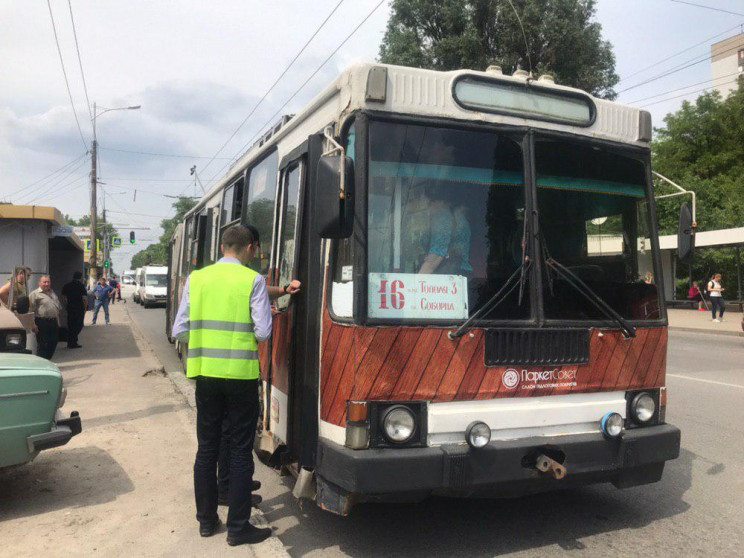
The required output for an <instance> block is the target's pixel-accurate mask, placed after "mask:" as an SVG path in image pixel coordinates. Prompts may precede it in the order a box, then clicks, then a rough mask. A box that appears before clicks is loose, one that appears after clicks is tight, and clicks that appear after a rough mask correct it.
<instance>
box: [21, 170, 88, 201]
mask: <svg viewBox="0 0 744 558" xmlns="http://www.w3.org/2000/svg"><path fill="white" fill-rule="evenodd" d="M86 177H87V173H85V174H79V175H77V176H75V177H74V178H73V179H72V180H70V181H69V182H65V183H64V184H53V185H52V186H50V187H49V188H47V189H46V190H44V191H43V192H38V193H37V194H36V195H35V196H33V197H31V198H29V199H27V200H26V201H25V202H23V204H24V205H34V203H35V202H37V201H38V200H40V199H43V198H45V197H46V196H48V195H49V194H51V193H52V192H53V191H54V189H55V188H57V189H58V190H59V193H65V192H66V190H64V188H66V187H67V186H69V185H71V184H74V183H75V182H76V181H78V180H81V179H83V178H86ZM67 178H69V176H68V177H67Z"/></svg>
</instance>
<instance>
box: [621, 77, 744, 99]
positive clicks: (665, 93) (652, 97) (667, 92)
mask: <svg viewBox="0 0 744 558" xmlns="http://www.w3.org/2000/svg"><path fill="white" fill-rule="evenodd" d="M738 75H744V74H742V73H741V72H734V73H732V74H727V75H725V76H720V77H717V78H711V79H706V80H703V81H699V82H697V83H691V84H690V85H685V86H683V87H678V88H676V89H671V90H669V91H664V92H663V93H658V94H656V95H650V96H649V97H644V98H643V99H636V100H635V101H630V102H628V104H629V105H634V104H636V103H640V102H641V101H647V100H648V99H655V98H656V97H662V96H664V95H669V94H670V93H676V92H677V91H682V90H683V89H689V88H690V87H695V86H696V85H702V84H704V83H708V82H709V81H717V80H719V79H726V78H730V77H732V76H738ZM714 87H715V86H714Z"/></svg>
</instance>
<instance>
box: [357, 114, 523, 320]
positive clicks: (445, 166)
mask: <svg viewBox="0 0 744 558" xmlns="http://www.w3.org/2000/svg"><path fill="white" fill-rule="evenodd" d="M369 145H370V160H369V182H368V183H369V190H368V227H367V229H368V242H367V247H368V254H367V258H368V260H367V266H368V288H367V291H368V293H369V294H368V301H367V311H368V315H369V317H370V318H378V319H385V318H389V319H403V320H405V319H410V320H426V321H429V320H447V321H449V322H453V321H458V320H463V319H467V318H468V317H469V316H470V315H472V314H473V313H474V312H476V311H477V310H478V309H479V308H480V307H481V306H482V305H483V304H484V303H485V302H486V301H487V300H488V299H489V298H491V297H492V296H493V295H494V293H496V292H497V291H498V290H499V288H500V287H501V286H502V285H503V284H504V282H505V281H506V280H507V279H508V278H509V277H510V276H511V275H512V274H513V273H514V271H515V269H517V268H518V267H519V266H520V262H521V258H522V250H523V245H522V244H523V243H522V238H523V230H524V219H525V210H524V208H525V189H524V184H523V172H522V168H523V163H522V150H521V147H520V145H519V144H518V143H517V142H516V141H515V140H514V139H512V138H511V137H509V136H508V135H506V134H501V133H498V132H482V131H472V130H457V129H449V128H444V127H438V126H426V125H418V124H400V123H389V122H377V121H375V122H371V123H370V129H369ZM530 314H531V310H530V300H529V296H524V297H522V299H521V300H519V291H518V290H515V291H513V292H512V293H511V294H510V296H509V297H508V298H507V299H506V300H504V301H503V302H502V303H501V304H500V305H499V307H498V308H497V309H495V310H494V311H493V312H491V313H490V315H489V318H490V319H527V318H529V317H530Z"/></svg>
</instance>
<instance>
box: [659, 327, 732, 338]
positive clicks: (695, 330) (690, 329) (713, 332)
mask: <svg viewBox="0 0 744 558" xmlns="http://www.w3.org/2000/svg"><path fill="white" fill-rule="evenodd" d="M669 331H687V332H691V333H708V334H710V335H726V336H728V337H744V331H725V330H719V331H716V330H711V329H704V328H702V327H684V326H669Z"/></svg>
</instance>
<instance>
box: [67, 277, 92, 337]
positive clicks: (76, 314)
mask: <svg viewBox="0 0 744 558" xmlns="http://www.w3.org/2000/svg"><path fill="white" fill-rule="evenodd" d="M82 278H83V274H82V273H80V272H79V271H76V272H75V273H73V275H72V281H70V282H69V283H67V284H66V285H65V286H64V287H62V304H64V305H65V307H66V308H67V348H68V349H79V348H80V347H81V346H82V345H79V344H78V335H80V332H81V331H82V330H83V319H84V318H85V312H86V311H87V310H88V293H87V292H86V290H85V285H83V282H82Z"/></svg>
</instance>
